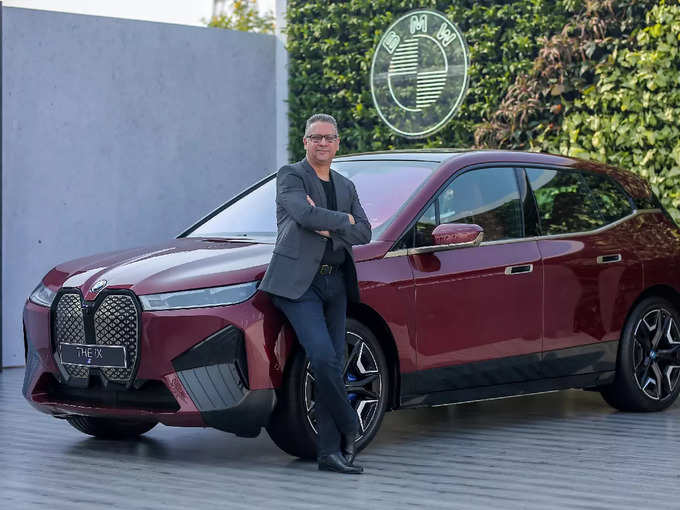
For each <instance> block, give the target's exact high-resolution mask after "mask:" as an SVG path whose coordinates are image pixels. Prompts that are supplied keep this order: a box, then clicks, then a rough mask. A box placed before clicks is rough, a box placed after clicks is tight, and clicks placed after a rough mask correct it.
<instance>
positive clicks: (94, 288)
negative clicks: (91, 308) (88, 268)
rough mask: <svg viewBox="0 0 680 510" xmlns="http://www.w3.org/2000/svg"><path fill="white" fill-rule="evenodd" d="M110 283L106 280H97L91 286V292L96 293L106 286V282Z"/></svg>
mask: <svg viewBox="0 0 680 510" xmlns="http://www.w3.org/2000/svg"><path fill="white" fill-rule="evenodd" d="M107 283H109V282H107V281H106V280H97V281H96V282H94V285H92V287H90V292H94V293H95V294H96V293H97V292H99V291H100V290H102V289H103V288H104V287H106V284H107Z"/></svg>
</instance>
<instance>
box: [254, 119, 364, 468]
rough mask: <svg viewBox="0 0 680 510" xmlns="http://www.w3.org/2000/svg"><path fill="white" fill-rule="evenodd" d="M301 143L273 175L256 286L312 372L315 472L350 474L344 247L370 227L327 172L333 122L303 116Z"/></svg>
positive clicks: (350, 192)
mask: <svg viewBox="0 0 680 510" xmlns="http://www.w3.org/2000/svg"><path fill="white" fill-rule="evenodd" d="M302 142H303V144H304V146H305V151H306V153H307V155H306V157H305V159H303V160H302V161H300V162H298V163H295V164H293V165H286V166H283V167H282V168H281V169H280V170H279V172H278V174H277V176H276V222H277V228H278V236H277V238H276V246H275V247H274V255H273V257H272V260H271V262H270V264H269V267H268V268H267V272H266V273H265V276H264V279H263V280H262V283H261V284H260V289H261V290H264V291H266V292H268V293H270V294H271V298H272V302H273V303H274V305H275V306H276V307H277V308H279V309H280V310H281V311H282V312H283V313H284V314H285V315H286V317H287V318H288V320H289V321H290V323H291V325H292V326H293V329H294V330H295V333H296V336H297V338H298V341H299V342H300V344H301V345H302V347H303V348H304V349H305V353H306V354H307V357H308V358H309V360H310V363H311V366H312V370H313V372H314V377H315V380H316V415H317V418H318V431H319V438H318V462H319V469H321V470H326V471H337V472H340V473H354V474H358V473H361V472H363V468H362V467H361V466H359V465H356V464H354V455H355V441H356V439H357V437H358V434H359V422H358V418H357V415H356V413H355V412H354V410H353V409H352V406H351V405H350V404H349V402H348V400H347V394H346V392H345V386H344V382H343V376H342V369H343V366H344V358H345V348H346V347H345V316H346V311H347V300H348V299H350V300H352V301H359V288H358V284H357V276H356V269H355V266H354V259H353V256H352V245H355V244H365V243H368V242H369V241H370V240H371V225H370V223H369V222H368V220H367V219H366V214H365V213H364V210H363V208H362V207H361V204H360V203H359V197H358V196H357V192H356V189H355V188H354V184H353V183H352V181H350V180H349V179H347V178H345V177H343V176H342V175H340V174H338V173H337V172H335V171H334V170H331V161H332V160H333V157H334V156H335V153H336V152H337V150H338V147H339V144H340V138H339V137H338V127H337V123H336V122H335V119H334V118H333V117H331V116H330V115H325V114H316V115H313V116H311V117H310V118H309V119H308V120H307V124H306V128H305V136H304V137H303V139H302Z"/></svg>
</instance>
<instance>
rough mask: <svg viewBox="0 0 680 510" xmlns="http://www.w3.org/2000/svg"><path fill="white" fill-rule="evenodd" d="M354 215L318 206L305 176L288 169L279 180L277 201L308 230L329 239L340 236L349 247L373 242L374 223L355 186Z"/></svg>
mask: <svg viewBox="0 0 680 510" xmlns="http://www.w3.org/2000/svg"><path fill="white" fill-rule="evenodd" d="M351 192H352V206H351V208H350V213H345V212H340V211H332V210H330V209H326V208H324V207H317V206H316V204H314V201H313V200H312V199H311V198H310V197H309V195H307V192H306V191H305V187H304V183H303V181H302V177H300V176H299V175H297V174H295V173H294V172H292V171H291V170H290V169H288V168H285V167H284V168H282V169H281V170H279V174H278V175H277V178H276V200H277V202H278V203H279V204H280V205H281V206H282V207H283V208H284V209H285V210H286V212H287V213H288V214H289V215H290V216H291V218H293V220H294V221H295V222H296V223H297V224H298V225H300V226H301V227H303V228H306V229H307V230H313V231H315V232H317V233H319V234H321V235H326V234H329V235H328V236H327V237H334V238H335V237H337V238H339V239H340V240H341V241H344V242H345V243H347V244H349V245H355V244H366V243H368V242H369V241H370V240H371V224H370V223H369V222H368V219H367V218H366V213H365V212H364V209H363V207H361V203H360V202H359V196H358V195H357V192H356V189H355V188H354V184H352V191H351Z"/></svg>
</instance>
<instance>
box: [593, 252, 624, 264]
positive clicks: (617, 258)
mask: <svg viewBox="0 0 680 510" xmlns="http://www.w3.org/2000/svg"><path fill="white" fill-rule="evenodd" d="M612 262H621V254H620V253H616V254H614V255H600V256H599V257H597V263H598V264H610V263H612Z"/></svg>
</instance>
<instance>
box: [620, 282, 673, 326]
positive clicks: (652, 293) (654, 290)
mask: <svg viewBox="0 0 680 510" xmlns="http://www.w3.org/2000/svg"><path fill="white" fill-rule="evenodd" d="M648 297H662V298H664V299H667V300H668V301H670V302H671V303H672V304H673V306H675V309H676V310H677V311H678V312H680V292H678V291H677V290H675V289H674V288H673V287H671V286H670V285H662V284H659V285H652V286H651V287H649V288H647V289H645V290H644V291H643V292H642V293H641V294H640V295H639V296H638V297H637V299H636V300H635V301H633V303H632V304H631V305H630V308H629V309H628V313H627V314H626V320H625V321H624V324H626V323H627V322H628V319H629V318H630V314H631V313H633V310H635V307H636V306H637V305H638V303H640V302H641V301H642V300H644V299H647V298H648Z"/></svg>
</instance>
